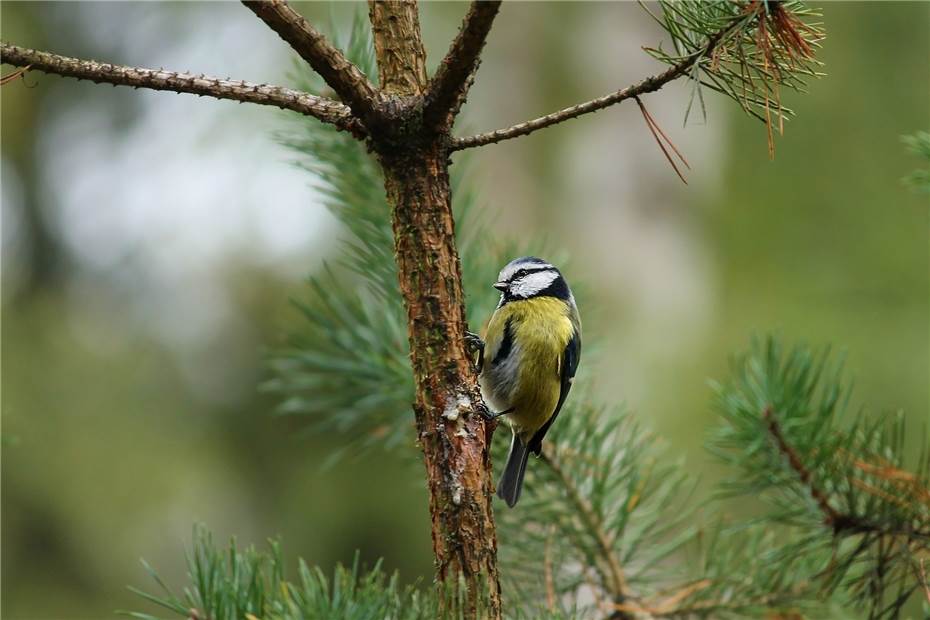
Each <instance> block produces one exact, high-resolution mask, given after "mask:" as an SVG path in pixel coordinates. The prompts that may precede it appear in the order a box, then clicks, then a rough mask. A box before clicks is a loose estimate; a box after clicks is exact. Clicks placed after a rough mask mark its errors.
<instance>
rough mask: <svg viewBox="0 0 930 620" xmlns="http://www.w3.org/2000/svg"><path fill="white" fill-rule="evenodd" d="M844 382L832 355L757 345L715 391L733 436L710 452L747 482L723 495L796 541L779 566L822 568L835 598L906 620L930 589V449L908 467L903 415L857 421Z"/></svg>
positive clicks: (725, 430)
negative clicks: (928, 574)
mask: <svg viewBox="0 0 930 620" xmlns="http://www.w3.org/2000/svg"><path fill="white" fill-rule="evenodd" d="M841 370H842V367H841V365H840V364H838V363H836V362H833V361H831V359H830V357H829V356H828V355H827V354H826V353H821V354H814V353H812V352H811V351H810V350H808V349H805V348H796V349H793V350H790V351H787V352H786V351H784V350H783V349H782V347H781V346H780V345H779V344H778V343H777V341H775V340H774V339H772V338H769V339H767V340H766V341H765V342H757V343H755V345H754V347H753V349H752V351H751V353H750V354H749V355H747V356H745V357H744V358H741V359H740V360H738V361H737V362H735V364H734V377H733V379H732V380H731V381H730V382H729V383H727V384H724V385H718V386H717V393H718V409H719V411H720V413H721V416H722V418H723V420H724V424H723V425H722V426H721V427H720V428H719V429H717V430H716V431H715V433H714V434H713V435H712V436H711V440H710V446H711V449H712V450H713V452H714V453H715V454H716V455H717V456H719V457H720V458H721V459H722V460H724V461H725V462H727V463H729V464H731V465H732V466H733V467H734V468H735V469H736V470H737V471H738V472H739V473H738V475H737V476H735V477H734V478H733V479H732V480H730V481H729V482H728V483H727V484H726V485H725V487H724V491H725V492H726V493H727V494H730V495H733V494H744V495H751V496H753V497H757V498H760V499H761V500H762V501H764V502H765V503H766V504H767V505H768V506H769V511H768V512H767V513H766V514H765V516H764V520H765V521H767V522H770V523H778V524H783V525H786V526H788V527H789V528H791V530H792V531H793V532H794V533H795V541H794V542H793V543H791V544H786V545H784V546H783V547H782V549H781V550H780V551H779V554H778V557H779V560H780V561H781V560H785V559H786V558H790V557H799V556H808V557H820V558H822V564H821V566H820V567H819V570H818V572H817V574H816V578H817V580H818V582H819V583H820V585H821V587H822V588H823V590H824V591H825V592H827V593H833V592H837V591H841V593H842V595H843V596H848V597H849V599H850V601H851V602H852V604H854V605H855V606H857V607H860V608H865V609H868V610H869V614H870V615H869V617H870V618H896V617H898V615H899V613H900V611H901V609H902V608H903V606H904V605H905V604H906V603H907V601H908V600H910V599H911V597H913V596H915V595H916V594H918V593H919V592H922V590H923V587H924V585H925V582H926V580H925V579H921V578H919V572H920V571H919V568H920V560H921V558H925V557H927V555H928V554H930V457H928V443H927V442H926V441H923V442H921V444H920V446H919V450H920V452H919V454H918V455H917V456H916V457H914V458H907V454H908V451H907V449H906V447H907V446H906V445H905V438H906V437H907V433H906V429H905V425H904V418H903V416H902V415H900V414H897V415H886V416H879V417H878V418H877V419H873V418H869V417H867V416H866V415H864V413H863V412H861V411H860V412H853V413H850V412H849V406H848V403H849V394H850V391H849V388H848V387H847V386H846V385H845V384H844V382H843V380H842V375H841ZM920 432H921V434H920V435H919V436H920V437H926V433H927V429H926V428H923V429H920Z"/></svg>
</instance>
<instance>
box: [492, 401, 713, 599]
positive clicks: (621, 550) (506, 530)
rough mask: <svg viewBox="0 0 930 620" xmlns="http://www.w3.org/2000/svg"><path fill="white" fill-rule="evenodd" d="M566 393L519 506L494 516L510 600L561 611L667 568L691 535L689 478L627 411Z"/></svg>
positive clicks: (614, 594) (650, 579) (640, 583)
mask: <svg viewBox="0 0 930 620" xmlns="http://www.w3.org/2000/svg"><path fill="white" fill-rule="evenodd" d="M573 396H575V397H576V398H574V399H571V400H569V401H568V402H567V403H566V406H565V411H564V412H563V414H562V415H561V416H560V417H559V423H558V424H557V425H554V426H553V429H552V433H551V434H550V435H549V437H548V438H547V440H548V443H547V445H546V446H545V449H544V453H543V456H542V457H541V458H540V459H539V460H540V461H541V462H533V463H530V466H529V467H528V468H527V475H526V482H525V489H526V490H525V492H524V494H523V497H522V499H521V502H520V506H519V509H515V510H507V511H502V512H500V513H499V514H498V523H499V525H500V527H501V539H502V540H504V541H506V544H505V545H502V548H501V561H502V567H503V568H502V574H503V575H504V576H505V579H506V580H507V581H508V583H509V585H510V586H511V591H512V592H513V593H515V594H516V597H515V599H516V600H513V601H512V603H516V602H518V601H519V602H520V603H521V604H523V605H526V604H532V603H533V602H534V601H538V600H545V599H546V598H549V599H550V600H552V601H555V602H556V603H557V604H559V605H562V606H568V609H563V611H568V610H569V609H572V610H573V609H575V608H576V607H578V606H579V604H580V603H579V597H580V596H583V595H584V594H585V593H586V592H587V593H588V595H589V596H590V594H591V591H593V593H594V594H595V595H596V598H598V599H602V600H619V599H620V598H621V593H622V591H623V590H626V587H627V586H629V587H630V588H634V587H635V588H637V589H638V588H641V587H644V586H645V587H649V585H650V584H654V583H655V582H656V580H657V578H658V577H659V576H660V575H667V571H668V567H663V566H662V562H663V560H666V559H667V558H668V557H669V556H670V555H671V554H673V553H674V552H676V551H677V550H678V549H679V547H680V546H681V544H682V543H683V542H684V541H685V540H687V539H688V538H689V537H690V536H691V535H692V533H693V530H692V529H691V528H689V527H687V525H686V524H687V523H688V522H689V520H690V519H692V518H693V516H694V512H695V510H694V508H693V507H691V508H689V507H688V504H689V502H688V500H689V499H690V497H691V491H692V490H693V487H694V484H693V482H690V481H688V479H687V477H686V476H685V474H684V473H683V471H682V470H681V468H680V467H679V464H678V463H675V462H674V461H669V459H668V458H666V456H665V455H664V454H662V452H661V451H660V450H658V449H657V447H656V445H655V444H656V441H655V438H654V437H652V436H651V435H650V434H649V433H647V432H645V431H644V430H643V429H641V428H640V427H639V425H638V424H637V423H636V422H635V421H634V420H633V418H632V416H631V415H630V414H628V413H627V412H618V411H610V410H607V409H605V408H603V407H597V406H594V405H591V404H590V403H586V402H584V401H582V400H581V399H582V398H583V395H573ZM503 443H504V442H499V445H501V446H503ZM634 560H635V561H634ZM541 573H544V574H545V576H546V579H542V580H541V579H540V574H541ZM582 610H583V611H589V612H590V611H593V610H594V608H582Z"/></svg>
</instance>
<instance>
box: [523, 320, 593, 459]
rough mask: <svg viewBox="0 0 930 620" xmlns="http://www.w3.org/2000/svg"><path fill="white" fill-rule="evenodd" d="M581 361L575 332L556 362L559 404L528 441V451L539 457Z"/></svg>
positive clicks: (579, 346) (579, 343)
mask: <svg viewBox="0 0 930 620" xmlns="http://www.w3.org/2000/svg"><path fill="white" fill-rule="evenodd" d="M580 359H581V334H579V333H578V331H577V330H576V331H575V332H574V333H573V334H572V338H571V340H569V341H568V345H567V346H566V347H565V351H563V352H562V356H561V358H560V359H559V360H558V362H559V363H558V368H559V369H560V370H561V373H560V378H561V381H562V385H561V388H560V390H559V402H558V404H557V405H556V406H555V411H553V412H552V415H551V416H549V419H548V420H546V423H545V424H543V425H542V426H541V427H540V428H539V430H538V431H536V434H535V435H533V437H532V439H530V443H529V449H530V452H532V453H533V454H535V455H536V456H539V454H540V452H542V440H543V437H545V436H546V432H547V431H548V430H549V427H550V426H552V423H553V422H555V419H556V417H558V415H559V411H561V410H562V405H563V404H564V403H565V398H566V397H568V392H569V390H571V389H572V380H573V379H574V378H575V371H576V370H577V369H578V360H580Z"/></svg>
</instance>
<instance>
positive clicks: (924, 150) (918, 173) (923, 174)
mask: <svg viewBox="0 0 930 620" xmlns="http://www.w3.org/2000/svg"><path fill="white" fill-rule="evenodd" d="M901 141H902V142H904V144H905V145H907V148H908V150H909V151H910V152H911V153H913V154H914V155H917V156H918V157H920V158H922V159H924V160H927V161H928V162H930V132H926V131H918V132H916V133H914V134H911V135H909V136H901ZM904 182H905V183H907V184H908V185H910V186H911V187H913V188H914V189H915V190H916V191H919V192H925V193H930V170H928V169H927V167H926V165H925V166H924V167H923V168H921V169H919V170H915V171H914V172H912V173H910V174H909V175H907V176H906V177H905V178H904Z"/></svg>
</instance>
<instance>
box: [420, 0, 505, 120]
mask: <svg viewBox="0 0 930 620" xmlns="http://www.w3.org/2000/svg"><path fill="white" fill-rule="evenodd" d="M500 5H501V2H500V0H474V1H473V2H472V4H471V7H470V8H469V9H468V13H467V14H466V15H465V19H464V20H463V22H462V27H461V29H460V30H459V33H458V35H456V37H455V40H454V41H453V42H452V45H451V47H450V48H449V52H448V53H447V54H446V56H445V58H443V59H442V62H441V63H440V65H439V68H438V69H437V70H436V75H435V76H433V79H432V80H431V81H430V84H429V92H428V93H427V96H426V108H425V109H424V111H423V118H424V123H425V124H426V125H427V126H447V125H448V123H449V121H451V120H452V117H453V116H454V112H455V111H456V110H455V108H456V107H457V106H458V105H460V103H459V102H460V101H461V100H463V99H464V98H465V95H466V94H467V90H468V88H469V87H470V85H471V82H472V81H473V75H474V72H475V70H476V69H477V67H478V63H479V59H480V57H481V50H482V49H483V48H484V44H485V41H486V40H487V37H488V33H489V32H490V31H491V25H492V24H493V23H494V18H495V17H496V16H497V12H498V10H499V9H500ZM450 112H453V114H450ZM437 128H439V127H437Z"/></svg>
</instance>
